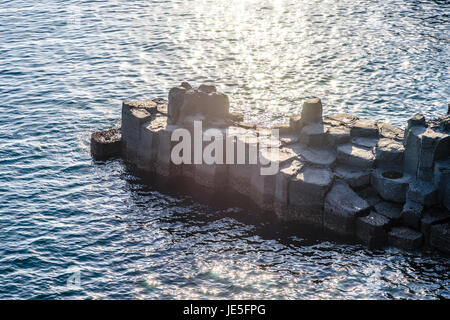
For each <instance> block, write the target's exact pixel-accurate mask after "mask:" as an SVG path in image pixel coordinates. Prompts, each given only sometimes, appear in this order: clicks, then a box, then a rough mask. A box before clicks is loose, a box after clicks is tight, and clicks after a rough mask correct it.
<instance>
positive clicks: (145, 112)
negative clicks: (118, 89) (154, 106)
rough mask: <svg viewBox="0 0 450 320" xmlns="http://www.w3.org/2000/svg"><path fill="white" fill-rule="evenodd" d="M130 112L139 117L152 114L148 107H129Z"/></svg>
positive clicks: (142, 117) (146, 116) (143, 117)
mask: <svg viewBox="0 0 450 320" xmlns="http://www.w3.org/2000/svg"><path fill="white" fill-rule="evenodd" d="M130 112H131V114H132V115H133V116H135V117H136V118H139V119H145V118H148V117H151V115H152V113H151V112H150V111H149V110H148V109H140V108H139V109H138V108H132V109H130Z"/></svg>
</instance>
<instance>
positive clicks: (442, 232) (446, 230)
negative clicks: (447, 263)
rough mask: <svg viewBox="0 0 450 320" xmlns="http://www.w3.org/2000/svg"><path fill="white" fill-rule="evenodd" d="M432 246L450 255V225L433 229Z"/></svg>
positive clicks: (431, 233) (433, 227) (439, 225)
mask: <svg viewBox="0 0 450 320" xmlns="http://www.w3.org/2000/svg"><path fill="white" fill-rule="evenodd" d="M430 245H431V246H432V247H433V248H436V249H438V250H440V251H443V252H446V253H450V223H446V224H437V225H434V226H432V227H431V232H430Z"/></svg>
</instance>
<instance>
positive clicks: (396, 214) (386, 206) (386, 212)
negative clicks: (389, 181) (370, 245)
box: [374, 201, 402, 222]
mask: <svg viewBox="0 0 450 320" xmlns="http://www.w3.org/2000/svg"><path fill="white" fill-rule="evenodd" d="M374 207H375V211H376V212H377V213H379V214H381V215H382V216H385V217H387V218H389V219H390V220H393V221H394V222H399V221H400V219H401V217H402V206H401V205H399V204H397V203H392V202H386V201H381V202H378V203H377V204H376V205H375V206H374Z"/></svg>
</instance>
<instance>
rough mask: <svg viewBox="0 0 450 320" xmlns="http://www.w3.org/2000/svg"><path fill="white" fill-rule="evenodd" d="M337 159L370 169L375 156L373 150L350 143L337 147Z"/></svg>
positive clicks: (350, 164)
mask: <svg viewBox="0 0 450 320" xmlns="http://www.w3.org/2000/svg"><path fill="white" fill-rule="evenodd" d="M337 159H338V161H339V162H340V163H342V164H346V165H348V166H353V167H358V168H363V169H370V168H372V167H373V164H374V161H375V156H374V154H373V152H372V151H371V150H368V149H366V148H362V147H358V146H354V145H352V144H350V143H348V144H344V145H340V146H338V147H337Z"/></svg>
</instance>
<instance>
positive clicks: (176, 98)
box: [167, 86, 188, 123]
mask: <svg viewBox="0 0 450 320" xmlns="http://www.w3.org/2000/svg"><path fill="white" fill-rule="evenodd" d="M187 91H188V90H186V88H185V87H181V86H180V87H174V88H172V89H170V91H169V99H168V100H169V102H168V111H167V112H168V117H169V121H170V122H171V123H176V122H177V121H178V117H179V115H180V111H181V108H182V106H183V103H184V96H185V94H186V92H187Z"/></svg>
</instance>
